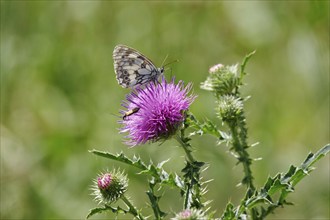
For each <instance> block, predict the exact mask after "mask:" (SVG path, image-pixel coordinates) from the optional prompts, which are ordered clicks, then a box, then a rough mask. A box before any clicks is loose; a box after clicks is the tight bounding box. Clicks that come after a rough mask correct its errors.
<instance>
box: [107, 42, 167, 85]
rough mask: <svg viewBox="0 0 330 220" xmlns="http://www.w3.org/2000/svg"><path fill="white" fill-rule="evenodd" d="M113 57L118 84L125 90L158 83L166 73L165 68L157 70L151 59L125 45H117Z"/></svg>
mask: <svg viewBox="0 0 330 220" xmlns="http://www.w3.org/2000/svg"><path fill="white" fill-rule="evenodd" d="M112 57H113V60H114V68H115V73H116V78H117V81H118V84H119V85H121V86H122V87H124V88H134V87H136V86H141V85H144V84H146V83H148V82H151V81H156V80H157V79H158V77H159V76H160V75H162V74H163V73H164V66H163V67H160V68H157V67H156V66H155V64H153V62H152V61H151V60H150V59H149V58H147V57H146V56H144V55H143V54H142V53H140V52H139V51H137V50H135V49H133V48H130V47H128V46H125V45H121V44H120V45H117V46H116V47H115V49H114V50H113V55H112Z"/></svg>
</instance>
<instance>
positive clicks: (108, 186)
mask: <svg viewBox="0 0 330 220" xmlns="http://www.w3.org/2000/svg"><path fill="white" fill-rule="evenodd" d="M127 186H128V179H127V177H126V175H124V174H123V173H122V172H120V171H116V170H113V171H112V172H106V173H101V174H100V175H99V176H98V177H97V178H96V180H94V186H93V191H94V192H93V195H94V196H95V200H97V201H98V202H99V203H112V202H115V201H117V200H118V199H119V198H120V197H121V196H122V195H123V194H124V193H125V192H126V190H127Z"/></svg>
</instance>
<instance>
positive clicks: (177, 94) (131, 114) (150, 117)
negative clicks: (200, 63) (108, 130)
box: [120, 77, 196, 146]
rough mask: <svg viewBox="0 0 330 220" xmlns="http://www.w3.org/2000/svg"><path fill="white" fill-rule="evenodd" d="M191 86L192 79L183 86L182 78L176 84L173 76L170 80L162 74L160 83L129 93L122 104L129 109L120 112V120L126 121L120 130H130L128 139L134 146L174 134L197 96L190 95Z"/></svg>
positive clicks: (150, 84)
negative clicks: (121, 115)
mask: <svg viewBox="0 0 330 220" xmlns="http://www.w3.org/2000/svg"><path fill="white" fill-rule="evenodd" d="M191 87H192V84H191V83H189V84H188V85H187V86H186V87H184V83H183V81H179V83H178V84H174V79H172V81H171V82H169V83H168V82H166V80H165V78H164V77H162V79H161V82H160V83H158V82H151V83H149V84H147V85H146V86H145V87H144V88H141V87H139V88H136V89H135V90H133V91H132V92H131V93H130V94H128V95H127V97H126V99H127V100H126V101H124V103H123V104H122V105H123V107H125V108H126V109H127V111H122V112H121V113H122V114H123V120H122V121H120V123H122V124H123V127H122V128H121V131H120V133H123V132H128V135H127V136H126V138H128V141H127V142H126V143H127V144H128V145H131V146H135V145H138V144H144V143H146V142H148V141H152V142H153V141H157V140H159V139H162V138H164V139H166V138H168V137H170V136H171V135H173V134H175V132H176V131H177V129H178V127H179V126H180V125H181V124H182V122H183V121H184V117H185V111H186V110H188V108H189V106H190V104H191V103H192V102H193V101H194V99H195V97H196V96H194V95H188V93H189V92H190V90H191Z"/></svg>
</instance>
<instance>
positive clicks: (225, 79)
mask: <svg viewBox="0 0 330 220" xmlns="http://www.w3.org/2000/svg"><path fill="white" fill-rule="evenodd" d="M209 73H210V74H209V76H208V77H207V79H206V80H205V81H204V82H203V83H202V84H201V88H202V89H204V90H207V91H212V92H214V93H215V95H216V97H220V96H222V95H226V94H233V93H235V90H236V89H237V87H238V86H240V85H241V80H240V76H239V75H240V74H239V71H238V65H233V66H224V65H222V64H217V65H215V66H213V67H211V68H210V69H209Z"/></svg>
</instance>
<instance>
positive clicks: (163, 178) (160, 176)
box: [90, 150, 183, 190]
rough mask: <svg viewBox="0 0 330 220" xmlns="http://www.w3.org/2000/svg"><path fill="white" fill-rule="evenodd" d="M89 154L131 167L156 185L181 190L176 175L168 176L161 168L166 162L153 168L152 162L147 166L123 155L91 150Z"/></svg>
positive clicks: (138, 159) (179, 181)
mask: <svg viewBox="0 0 330 220" xmlns="http://www.w3.org/2000/svg"><path fill="white" fill-rule="evenodd" d="M90 152H91V153H93V154H95V155H98V156H101V157H105V158H108V159H111V160H115V161H119V162H122V163H125V164H127V165H131V166H133V167H135V168H138V169H140V170H141V171H140V172H139V174H148V175H151V176H152V177H154V178H155V181H156V183H160V184H166V185H168V186H171V187H177V188H179V189H180V190H181V189H182V184H181V183H182V182H183V181H182V180H180V177H179V176H177V175H173V174H168V173H167V172H166V171H165V170H164V169H163V168H162V166H163V165H164V164H165V162H167V161H164V162H161V163H159V164H158V165H157V166H155V165H154V164H153V163H152V162H150V164H149V165H148V166H147V165H146V164H145V163H144V162H143V161H142V160H141V159H140V158H138V157H134V158H133V159H130V158H128V157H126V156H125V155H124V154H123V153H120V154H117V155H115V154H111V153H109V152H102V151H98V150H91V151H90ZM156 183H155V184H156Z"/></svg>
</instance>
